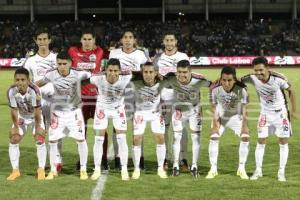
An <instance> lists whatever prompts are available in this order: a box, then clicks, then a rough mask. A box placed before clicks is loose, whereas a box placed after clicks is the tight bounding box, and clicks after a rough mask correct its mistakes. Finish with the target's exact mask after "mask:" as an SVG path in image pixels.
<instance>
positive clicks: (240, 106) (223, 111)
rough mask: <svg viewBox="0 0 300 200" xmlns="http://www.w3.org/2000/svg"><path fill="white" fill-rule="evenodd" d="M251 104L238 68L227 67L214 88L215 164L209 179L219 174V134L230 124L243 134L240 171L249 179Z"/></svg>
mask: <svg viewBox="0 0 300 200" xmlns="http://www.w3.org/2000/svg"><path fill="white" fill-rule="evenodd" d="M247 104H248V94H247V91H246V86H245V85H244V84H243V83H241V82H239V81H237V80H236V72H235V68H233V67H224V68H223V69H222V72H221V77H220V80H219V83H218V84H216V85H215V86H214V87H213V89H212V90H211V108H212V113H213V119H212V129H211V135H210V142H209V147H208V153H209V160H210V165H211V168H210V171H209V172H208V174H207V176H206V178H207V179H212V178H214V177H215V176H216V175H218V171H217V162H218V154H219V138H220V137H221V136H222V135H223V133H224V131H225V128H230V129H231V130H233V131H234V133H235V134H236V135H238V136H239V137H240V138H241V142H240V147H239V167H238V171H237V175H238V176H240V177H241V179H249V177H248V175H247V173H246V170H245V163H246V161H247V156H248V152H249V131H248V126H247V110H246V105H247Z"/></svg>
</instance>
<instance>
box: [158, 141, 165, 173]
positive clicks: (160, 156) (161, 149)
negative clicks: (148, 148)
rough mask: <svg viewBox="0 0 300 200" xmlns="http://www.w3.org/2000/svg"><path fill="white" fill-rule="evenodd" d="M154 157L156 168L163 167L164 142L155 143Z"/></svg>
mask: <svg viewBox="0 0 300 200" xmlns="http://www.w3.org/2000/svg"><path fill="white" fill-rule="evenodd" d="M156 158H157V165H158V169H163V168H164V161H165V158H166V144H156Z"/></svg>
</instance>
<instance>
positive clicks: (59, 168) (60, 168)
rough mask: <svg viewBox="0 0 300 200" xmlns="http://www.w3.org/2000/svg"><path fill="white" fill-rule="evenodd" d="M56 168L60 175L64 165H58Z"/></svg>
mask: <svg viewBox="0 0 300 200" xmlns="http://www.w3.org/2000/svg"><path fill="white" fill-rule="evenodd" d="M79 165H80V163H79ZM55 167H56V171H57V173H60V172H61V170H62V163H57V164H56V166H55Z"/></svg>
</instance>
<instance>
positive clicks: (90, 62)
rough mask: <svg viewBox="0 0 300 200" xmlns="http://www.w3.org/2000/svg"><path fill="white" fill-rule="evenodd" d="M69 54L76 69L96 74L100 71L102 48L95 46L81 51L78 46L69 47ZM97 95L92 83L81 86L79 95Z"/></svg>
mask: <svg viewBox="0 0 300 200" xmlns="http://www.w3.org/2000/svg"><path fill="white" fill-rule="evenodd" d="M68 52H69V55H70V56H71V58H72V66H73V67H74V68H76V69H81V70H85V71H89V72H92V73H93V74H97V73H99V72H100V71H101V60H102V59H103V50H102V49H101V48H100V47H97V48H95V49H93V50H91V51H83V50H82V48H79V47H70V49H69V51H68ZM94 96H97V87H96V86H95V85H94V84H86V85H82V86H81V97H82V98H90V97H94Z"/></svg>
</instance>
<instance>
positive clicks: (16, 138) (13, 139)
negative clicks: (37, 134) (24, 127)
mask: <svg viewBox="0 0 300 200" xmlns="http://www.w3.org/2000/svg"><path fill="white" fill-rule="evenodd" d="M21 139H22V136H21V135H19V134H14V135H11V136H10V143H11V144H19V143H20V141H21Z"/></svg>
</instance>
